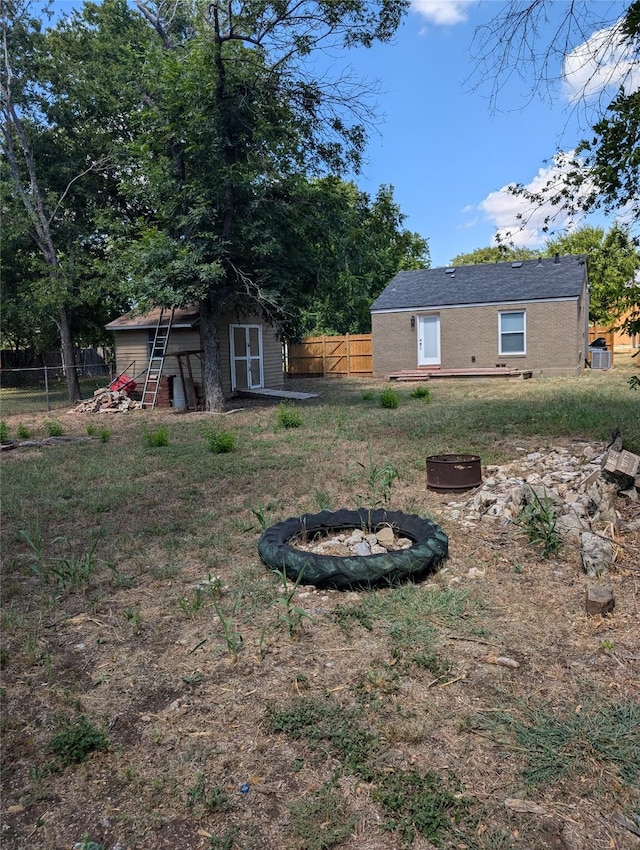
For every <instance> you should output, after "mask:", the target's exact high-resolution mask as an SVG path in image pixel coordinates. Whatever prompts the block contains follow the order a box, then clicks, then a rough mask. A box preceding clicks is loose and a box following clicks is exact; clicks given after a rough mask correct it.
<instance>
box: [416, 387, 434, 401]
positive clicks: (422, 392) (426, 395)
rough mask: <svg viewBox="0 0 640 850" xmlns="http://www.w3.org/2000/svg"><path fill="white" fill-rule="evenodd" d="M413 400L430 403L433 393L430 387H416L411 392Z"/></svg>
mask: <svg viewBox="0 0 640 850" xmlns="http://www.w3.org/2000/svg"><path fill="white" fill-rule="evenodd" d="M411 398H421V399H423V400H424V401H430V400H431V393H430V392H429V388H428V387H414V388H413V389H412V390H411Z"/></svg>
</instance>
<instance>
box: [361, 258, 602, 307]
mask: <svg viewBox="0 0 640 850" xmlns="http://www.w3.org/2000/svg"><path fill="white" fill-rule="evenodd" d="M585 266H586V256H585V255H584V254H581V255H565V256H564V257H559V258H558V260H557V261H556V259H555V258H553V257H551V258H544V259H540V260H538V259H536V260H524V261H522V262H515V263H479V264H477V265H473V266H455V272H453V271H451V269H453V268H454V267H453V266H452V267H450V268H449V269H446V268H437V269H419V270H418V271H408V272H398V274H397V275H396V276H395V277H394V278H393V280H392V281H391V282H390V283H389V284H388V285H387V287H386V288H385V289H384V290H383V292H382V293H381V294H380V295H379V296H378V297H377V298H376V300H375V301H374V302H373V304H372V305H371V310H372V311H377V310H409V309H421V308H424V307H443V306H458V305H463V304H503V303H507V302H509V303H511V302H528V301H537V300H547V299H553V298H578V297H579V296H580V293H581V292H582V286H583V282H584V277H585Z"/></svg>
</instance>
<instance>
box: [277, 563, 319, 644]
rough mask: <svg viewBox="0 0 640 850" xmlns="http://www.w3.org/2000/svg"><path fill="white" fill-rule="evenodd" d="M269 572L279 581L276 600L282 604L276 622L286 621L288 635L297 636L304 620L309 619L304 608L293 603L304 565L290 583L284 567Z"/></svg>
mask: <svg viewBox="0 0 640 850" xmlns="http://www.w3.org/2000/svg"><path fill="white" fill-rule="evenodd" d="M271 572H272V573H274V574H275V575H277V576H278V579H279V581H280V596H279V597H278V602H279V603H280V604H281V605H282V614H281V615H280V616H279V617H278V622H279V623H286V626H287V630H288V632H289V637H292V638H294V637H297V636H298V635H299V634H300V632H301V631H302V627H303V624H304V621H305V620H310V619H311V616H310V615H309V614H307V612H306V611H305V610H304V608H299V607H298V606H297V605H294V604H293V597H294V596H295V593H296V590H297V589H298V587H299V585H300V582H301V581H302V578H303V575H304V567H303V568H302V569H301V570H300V572H299V573H298V575H297V578H296V580H295V582H294V583H293V584H292V585H290V584H289V582H288V580H287V571H286V569H285V568H284V567H283V568H282V569H281V570H271Z"/></svg>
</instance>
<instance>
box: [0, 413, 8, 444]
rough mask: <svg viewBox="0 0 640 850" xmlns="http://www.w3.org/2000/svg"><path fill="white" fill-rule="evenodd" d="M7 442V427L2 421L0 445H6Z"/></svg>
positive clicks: (0, 424) (0, 425) (0, 423)
mask: <svg viewBox="0 0 640 850" xmlns="http://www.w3.org/2000/svg"><path fill="white" fill-rule="evenodd" d="M8 442H9V426H8V425H7V423H6V422H5V421H4V419H3V420H2V421H1V422H0V443H8Z"/></svg>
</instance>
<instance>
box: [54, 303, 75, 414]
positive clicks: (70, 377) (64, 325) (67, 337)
mask: <svg viewBox="0 0 640 850" xmlns="http://www.w3.org/2000/svg"><path fill="white" fill-rule="evenodd" d="M58 328H59V330H60V342H61V343H62V359H63V361H64V374H65V377H66V379H67V390H68V392H69V402H70V403H71V404H77V403H78V402H79V401H80V381H79V380H78V370H77V369H76V358H75V352H74V350H73V337H72V336H71V319H70V316H69V310H68V309H67V308H66V307H61V308H60V313H59V316H58Z"/></svg>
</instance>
